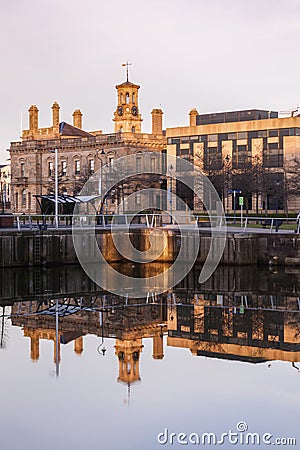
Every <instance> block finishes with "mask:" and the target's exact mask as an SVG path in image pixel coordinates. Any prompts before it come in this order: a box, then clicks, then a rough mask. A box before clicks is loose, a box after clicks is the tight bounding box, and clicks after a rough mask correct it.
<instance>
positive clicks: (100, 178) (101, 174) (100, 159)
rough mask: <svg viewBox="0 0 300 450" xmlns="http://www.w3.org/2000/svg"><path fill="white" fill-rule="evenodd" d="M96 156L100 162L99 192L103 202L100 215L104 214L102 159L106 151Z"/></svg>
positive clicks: (98, 152)
mask: <svg viewBox="0 0 300 450" xmlns="http://www.w3.org/2000/svg"><path fill="white" fill-rule="evenodd" d="M96 155H97V158H98V159H99V161H100V177H99V186H98V191H99V195H100V201H101V203H100V214H102V208H103V199H102V176H103V170H102V169H103V161H102V157H103V156H104V155H105V151H104V150H101V152H100V150H98V151H97V153H96ZM99 155H100V156H99ZM100 220H101V219H100Z"/></svg>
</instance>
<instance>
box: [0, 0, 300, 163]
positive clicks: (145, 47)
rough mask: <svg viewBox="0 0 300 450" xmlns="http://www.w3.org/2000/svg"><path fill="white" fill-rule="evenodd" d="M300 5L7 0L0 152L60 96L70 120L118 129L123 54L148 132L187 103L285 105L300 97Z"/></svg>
mask: <svg viewBox="0 0 300 450" xmlns="http://www.w3.org/2000/svg"><path fill="white" fill-rule="evenodd" d="M299 31H300V3H299V1H297V0H286V1H285V2H282V1H281V0H264V1H261V0H252V1H251V2H249V1H247V0H210V1H204V0H185V1H182V0H172V1H171V0H164V1H161V0H160V1H159V0H151V1H146V0H139V1H138V0H132V1H127V2H124V1H121V0H115V1H114V2H104V1H99V0H86V1H84V2H82V1H79V0H64V1H63V2H62V1H59V0H27V1H26V2H24V1H23V0H11V1H10V2H6V1H3V0H2V7H1V16H0V37H1V39H0V51H1V55H2V64H1V68H2V71H1V80H2V83H1V87H0V99H1V117H0V119H1V129H0V161H1V162H3V161H4V160H5V158H6V157H7V154H6V152H5V149H7V148H8V147H9V142H10V141H13V140H18V138H19V136H20V122H21V119H20V117H21V112H22V115H23V128H27V126H28V117H27V110H28V107H29V106H30V105H31V104H37V106H38V108H39V110H40V126H50V125H51V105H52V103H53V102H54V101H58V102H59V104H60V106H61V119H62V120H65V121H69V122H71V120H72V117H71V115H72V112H73V110H74V109H76V108H80V109H81V110H82V112H83V114H84V117H83V124H84V128H85V129H87V130H95V129H103V131H104V132H111V131H113V123H112V116H113V111H114V109H115V105H116V93H115V85H116V84H118V83H119V82H122V81H123V80H124V71H123V69H122V67H121V64H122V63H123V62H125V61H126V60H129V61H130V62H131V63H132V64H133V65H132V68H131V74H130V78H131V80H132V81H134V82H136V83H139V84H140V85H141V90H140V109H141V112H142V114H143V118H144V124H143V129H144V131H150V112H151V110H152V108H154V107H161V108H162V109H163V111H164V112H165V116H164V125H165V127H171V126H177V125H184V124H186V123H187V121H188V116H187V115H188V112H189V110H190V109H191V108H192V107H197V109H198V110H199V112H203V113H204V112H213V111H223V110H233V109H246V108H255V107H257V108H266V109H279V110H286V109H290V108H293V107H295V106H297V105H298V104H299V103H300V92H299V82H298V74H299V62H298V61H299V57H298V54H299V49H298V42H299Z"/></svg>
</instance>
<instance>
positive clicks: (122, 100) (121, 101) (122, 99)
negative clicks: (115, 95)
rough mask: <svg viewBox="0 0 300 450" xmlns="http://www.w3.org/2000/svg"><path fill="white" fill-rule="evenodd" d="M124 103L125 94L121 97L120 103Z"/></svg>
mask: <svg viewBox="0 0 300 450" xmlns="http://www.w3.org/2000/svg"><path fill="white" fill-rule="evenodd" d="M123 102H124V98H123V94H122V93H121V95H120V103H123Z"/></svg>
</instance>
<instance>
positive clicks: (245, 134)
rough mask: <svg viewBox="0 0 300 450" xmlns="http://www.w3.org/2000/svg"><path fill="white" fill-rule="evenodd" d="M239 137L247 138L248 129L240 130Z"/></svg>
mask: <svg viewBox="0 0 300 450" xmlns="http://www.w3.org/2000/svg"><path fill="white" fill-rule="evenodd" d="M237 138H238V139H247V131H240V132H239V133H238V135H237Z"/></svg>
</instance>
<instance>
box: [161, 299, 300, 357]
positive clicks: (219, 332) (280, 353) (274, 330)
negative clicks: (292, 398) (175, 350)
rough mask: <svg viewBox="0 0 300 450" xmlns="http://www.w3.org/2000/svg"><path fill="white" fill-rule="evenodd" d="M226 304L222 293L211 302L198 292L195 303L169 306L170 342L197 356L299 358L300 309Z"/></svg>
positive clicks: (171, 344) (170, 344) (169, 343)
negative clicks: (298, 310) (287, 309)
mask: <svg viewBox="0 0 300 450" xmlns="http://www.w3.org/2000/svg"><path fill="white" fill-rule="evenodd" d="M294 300H295V299H294ZM291 301H292V300H291ZM217 303H218V304H217ZM224 303H226V301H225V302H224V298H223V296H217V299H216V302H212V301H211V300H205V296H204V295H202V296H200V295H199V296H198V298H197V302H196V304H194V305H191V304H189V305H170V306H169V309H168V345H169V346H172V347H185V348H189V349H190V350H191V352H192V353H193V354H194V355H197V356H208V357H214V358H221V359H233V360H239V361H247V362H253V363H255V362H263V361H267V360H283V361H291V362H296V361H300V325H299V312H297V310H295V309H294V310H292V311H291V310H290V311H286V310H281V311H280V310H271V309H256V308H253V309H252V308H251V309H250V308H245V306H244V305H242V304H241V305H239V306H227V307H226V306H224ZM297 309H298V308H297ZM293 311H294V312H293Z"/></svg>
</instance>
